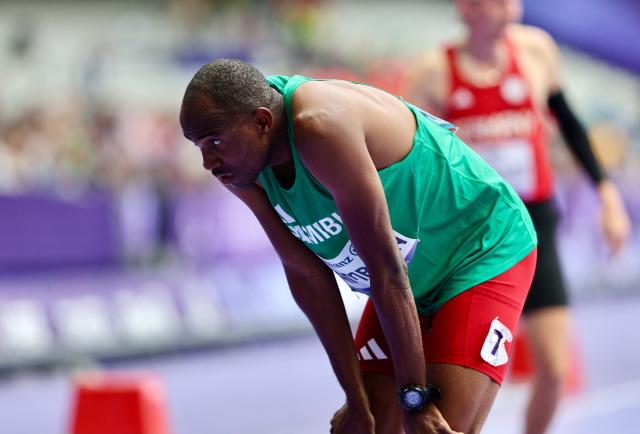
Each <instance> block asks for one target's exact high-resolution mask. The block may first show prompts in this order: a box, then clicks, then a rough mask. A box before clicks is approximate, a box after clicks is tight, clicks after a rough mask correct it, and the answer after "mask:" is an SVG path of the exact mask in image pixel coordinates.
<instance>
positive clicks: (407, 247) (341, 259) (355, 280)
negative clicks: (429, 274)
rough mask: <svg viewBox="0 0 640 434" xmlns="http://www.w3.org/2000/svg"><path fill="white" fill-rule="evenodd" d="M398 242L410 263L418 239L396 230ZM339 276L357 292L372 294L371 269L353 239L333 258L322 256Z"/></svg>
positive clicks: (403, 255) (407, 261)
mask: <svg viewBox="0 0 640 434" xmlns="http://www.w3.org/2000/svg"><path fill="white" fill-rule="evenodd" d="M394 235H395V236H396V242H397V243H398V248H399V249H400V253H401V254H402V257H403V258H404V260H405V262H406V263H407V264H408V263H409V262H411V259H412V258H413V254H414V253H415V251H416V247H417V246H418V240H416V239H413V238H409V237H405V236H404V235H401V234H399V233H398V232H395V231H394ZM321 259H322V260H323V261H324V262H325V263H326V264H327V265H328V266H329V267H330V268H331V269H332V270H333V271H334V272H335V273H336V274H337V275H338V276H340V277H341V278H342V280H344V282H345V283H346V284H347V285H349V287H350V288H351V289H352V290H353V291H356V292H361V293H363V294H367V295H369V294H371V282H370V279H369V270H367V267H366V266H365V265H364V262H363V261H362V258H360V256H359V255H358V252H356V249H355V247H354V246H353V244H352V243H351V240H349V241H347V244H346V245H345V246H344V248H343V249H342V250H341V251H340V253H339V254H338V256H336V257H335V258H333V259H324V258H321Z"/></svg>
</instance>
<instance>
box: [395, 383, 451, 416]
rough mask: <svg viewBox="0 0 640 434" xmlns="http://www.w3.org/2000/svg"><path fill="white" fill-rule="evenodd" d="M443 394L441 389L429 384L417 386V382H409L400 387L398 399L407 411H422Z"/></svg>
mask: <svg viewBox="0 0 640 434" xmlns="http://www.w3.org/2000/svg"><path fill="white" fill-rule="evenodd" d="M441 397H442V394H441V393H440V390H439V389H438V388H437V387H435V386H432V385H431V384H427V387H420V386H416V385H415V384H409V385H407V386H403V387H401V388H400V389H398V400H399V401H400V405H401V406H402V408H404V409H405V410H407V411H411V412H415V411H420V410H422V409H423V408H425V407H426V406H427V404H429V403H430V402H431V401H433V400H434V399H440V398H441Z"/></svg>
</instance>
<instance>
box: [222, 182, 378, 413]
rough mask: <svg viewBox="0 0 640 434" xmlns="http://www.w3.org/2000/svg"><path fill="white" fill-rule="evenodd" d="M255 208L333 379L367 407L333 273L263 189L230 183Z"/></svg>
mask: <svg viewBox="0 0 640 434" xmlns="http://www.w3.org/2000/svg"><path fill="white" fill-rule="evenodd" d="M229 190H231V191H232V192H233V193H234V194H235V195H236V196H237V197H239V198H240V199H241V200H242V201H243V202H244V203H245V204H246V205H247V206H249V208H251V210H252V211H253V213H254V214H255V216H256V217H257V219H258V221H259V222H260V224H261V225H262V227H263V228H264V230H265V232H266V233H267V236H268V237H269V240H270V241H271V243H272V244H273V246H274V248H275V250H276V252H277V253H278V255H279V257H280V259H281V261H282V264H283V266H284V271H285V275H286V277H287V282H288V283H289V287H290V289H291V293H292V295H293V298H294V300H295V301H296V303H297V304H298V306H299V307H300V309H301V310H302V311H303V312H304V313H305V315H306V316H307V318H308V319H309V321H310V322H311V324H312V325H313V328H314V330H315V331H316V333H317V335H318V337H319V338H320V341H321V342H322V345H323V346H324V348H325V351H326V352H327V355H328V356H329V360H330V362H331V366H332V368H333V371H334V372H335V374H336V378H337V379H338V382H339V383H340V385H341V386H342V388H343V389H344V391H345V394H346V396H347V402H348V403H349V404H350V405H351V406H353V407H354V408H356V409H357V408H360V407H362V408H367V407H368V400H367V397H366V394H365V391H364V386H363V383H362V378H361V375H360V369H359V366H358V360H357V356H356V352H355V348H354V343H353V336H352V335H351V328H350V327H349V322H348V318H347V314H346V312H345V308H344V304H343V302H342V298H341V296H340V292H339V289H338V286H337V284H336V281H335V278H334V275H333V273H332V272H331V271H330V270H329V268H328V267H327V266H326V265H325V264H324V263H323V262H322V261H321V260H320V259H319V258H318V257H317V256H316V255H315V254H313V253H312V252H311V251H310V250H309V249H308V248H307V247H305V246H304V244H302V243H301V242H300V241H299V240H297V239H296V238H295V237H294V236H293V235H292V234H291V232H290V231H289V229H288V228H287V227H286V226H285V225H284V224H283V223H282V221H281V220H280V218H279V217H278V215H277V214H276V212H275V211H274V210H273V208H272V207H271V205H270V203H269V201H268V199H267V197H266V194H265V192H264V190H262V188H261V187H259V186H257V185H255V186H252V187H249V188H234V187H229Z"/></svg>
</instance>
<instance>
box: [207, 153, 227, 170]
mask: <svg viewBox="0 0 640 434" xmlns="http://www.w3.org/2000/svg"><path fill="white" fill-rule="evenodd" d="M220 166H222V161H220V160H219V159H218V158H216V157H214V156H212V155H209V154H206V153H204V152H203V153H202V167H204V168H205V169H206V170H207V171H211V170H213V169H215V168H216V167H220Z"/></svg>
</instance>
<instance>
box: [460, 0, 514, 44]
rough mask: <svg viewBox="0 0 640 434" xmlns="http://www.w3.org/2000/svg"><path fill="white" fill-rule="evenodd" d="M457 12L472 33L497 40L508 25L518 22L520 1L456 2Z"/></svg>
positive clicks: (470, 0) (484, 0)
mask: <svg viewBox="0 0 640 434" xmlns="http://www.w3.org/2000/svg"><path fill="white" fill-rule="evenodd" d="M457 6H458V10H459V12H460V16H461V17H462V20H463V21H464V23H465V24H466V25H467V27H469V29H470V30H471V32H472V33H474V34H477V35H478V34H479V35H482V36H487V37H493V38H499V37H501V36H502V35H503V34H504V31H505V29H506V27H507V25H508V24H510V23H513V22H517V21H520V18H521V16H522V4H521V1H520V0H457Z"/></svg>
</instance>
